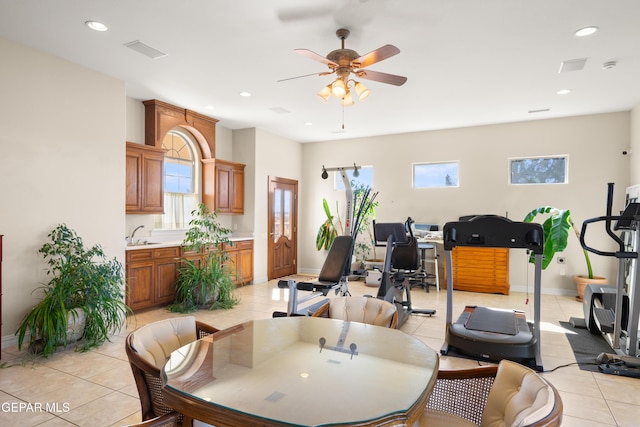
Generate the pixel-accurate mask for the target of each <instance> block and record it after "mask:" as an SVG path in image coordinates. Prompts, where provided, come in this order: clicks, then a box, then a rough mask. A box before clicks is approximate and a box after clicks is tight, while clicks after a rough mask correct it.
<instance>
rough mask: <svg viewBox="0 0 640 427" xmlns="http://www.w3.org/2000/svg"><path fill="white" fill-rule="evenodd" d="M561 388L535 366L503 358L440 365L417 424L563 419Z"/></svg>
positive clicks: (523, 424)
mask: <svg viewBox="0 0 640 427" xmlns="http://www.w3.org/2000/svg"><path fill="white" fill-rule="evenodd" d="M562 409H563V406H562V399H561V398H560V394H559V393H558V390H556V388H555V387H554V386H553V385H552V384H551V383H549V382H548V381H546V380H545V379H544V378H543V377H542V376H540V375H538V374H537V373H536V372H535V371H534V370H532V369H529V368H527V367H526V366H523V365H520V364H518V363H515V362H512V361H509V360H502V361H501V362H500V363H499V365H498V366H495V365H494V366H483V367H478V368H472V369H462V370H451V371H439V372H438V378H437V380H436V384H435V387H434V389H433V392H432V393H431V397H430V399H429V402H428V404H427V407H426V409H425V411H424V413H423V415H422V417H421V418H420V420H419V421H418V422H417V423H416V424H414V427H422V426H429V427H443V426H447V427H457V426H482V427H495V426H507V427H509V426H513V427H515V426H519V427H551V426H554V427H555V426H559V425H560V424H561V422H562Z"/></svg>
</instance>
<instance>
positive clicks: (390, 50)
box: [351, 44, 400, 68]
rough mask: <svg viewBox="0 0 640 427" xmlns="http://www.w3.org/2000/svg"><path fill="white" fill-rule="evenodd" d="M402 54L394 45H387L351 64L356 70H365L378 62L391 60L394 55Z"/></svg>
mask: <svg viewBox="0 0 640 427" xmlns="http://www.w3.org/2000/svg"><path fill="white" fill-rule="evenodd" d="M399 53H400V49H398V48H397V47H395V46H394V45H392V44H386V45H384V46H382V47H380V48H378V49H376V50H374V51H371V52H369V53H367V54H365V55H362V56H361V57H360V58H356V59H354V60H353V61H351V64H352V65H353V66H354V67H355V68H364V67H368V66H369V65H373V64H375V63H376V62H380V61H384V60H385V59H387V58H391V57H392V56H394V55H397V54H399Z"/></svg>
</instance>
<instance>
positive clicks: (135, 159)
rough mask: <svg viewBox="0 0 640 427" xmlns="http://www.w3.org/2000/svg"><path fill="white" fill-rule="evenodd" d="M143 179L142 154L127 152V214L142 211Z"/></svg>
mask: <svg viewBox="0 0 640 427" xmlns="http://www.w3.org/2000/svg"><path fill="white" fill-rule="evenodd" d="M141 179H142V156H141V155H140V153H137V152H134V151H132V150H127V157H126V183H127V188H126V195H125V200H126V203H125V208H126V212H127V213H130V212H137V211H139V210H140V206H141V197H142V190H141V188H140V182H141Z"/></svg>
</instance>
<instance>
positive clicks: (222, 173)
mask: <svg viewBox="0 0 640 427" xmlns="http://www.w3.org/2000/svg"><path fill="white" fill-rule="evenodd" d="M232 182H233V169H232V167H231V166H229V165H226V164H216V208H217V209H218V210H219V211H220V212H223V213H230V212H231V204H232V191H233V188H232Z"/></svg>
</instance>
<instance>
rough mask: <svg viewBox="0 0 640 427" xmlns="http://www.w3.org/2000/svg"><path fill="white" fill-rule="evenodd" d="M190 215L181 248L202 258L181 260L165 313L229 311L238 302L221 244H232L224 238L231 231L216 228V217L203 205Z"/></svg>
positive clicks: (231, 272)
mask: <svg viewBox="0 0 640 427" xmlns="http://www.w3.org/2000/svg"><path fill="white" fill-rule="evenodd" d="M192 215H193V219H192V220H191V221H190V222H189V229H188V230H187V233H186V234H185V238H184V241H183V245H184V246H186V247H187V249H188V250H190V251H194V252H197V253H199V254H202V257H200V258H198V259H195V260H193V259H186V258H185V259H183V260H182V266H181V267H180V269H179V275H178V279H177V280H176V297H175V302H174V303H173V304H171V305H170V306H169V309H170V310H171V311H177V312H191V311H195V310H198V309H200V308H208V309H211V310H214V309H217V308H224V309H228V308H232V307H234V306H235V305H236V304H238V302H239V300H238V298H237V296H236V295H235V293H234V292H233V291H234V290H235V284H234V282H233V278H234V276H235V274H236V273H235V270H234V268H233V266H232V265H231V264H230V262H229V256H228V254H227V253H226V252H225V251H224V250H223V248H224V245H225V244H232V242H231V241H230V240H229V237H228V236H229V234H230V233H231V230H229V229H227V228H225V227H223V226H222V225H220V223H219V222H218V219H217V213H216V212H215V211H211V210H210V209H209V208H208V207H207V205H205V204H203V203H201V204H200V205H198V209H196V210H194V211H193V212H192Z"/></svg>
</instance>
